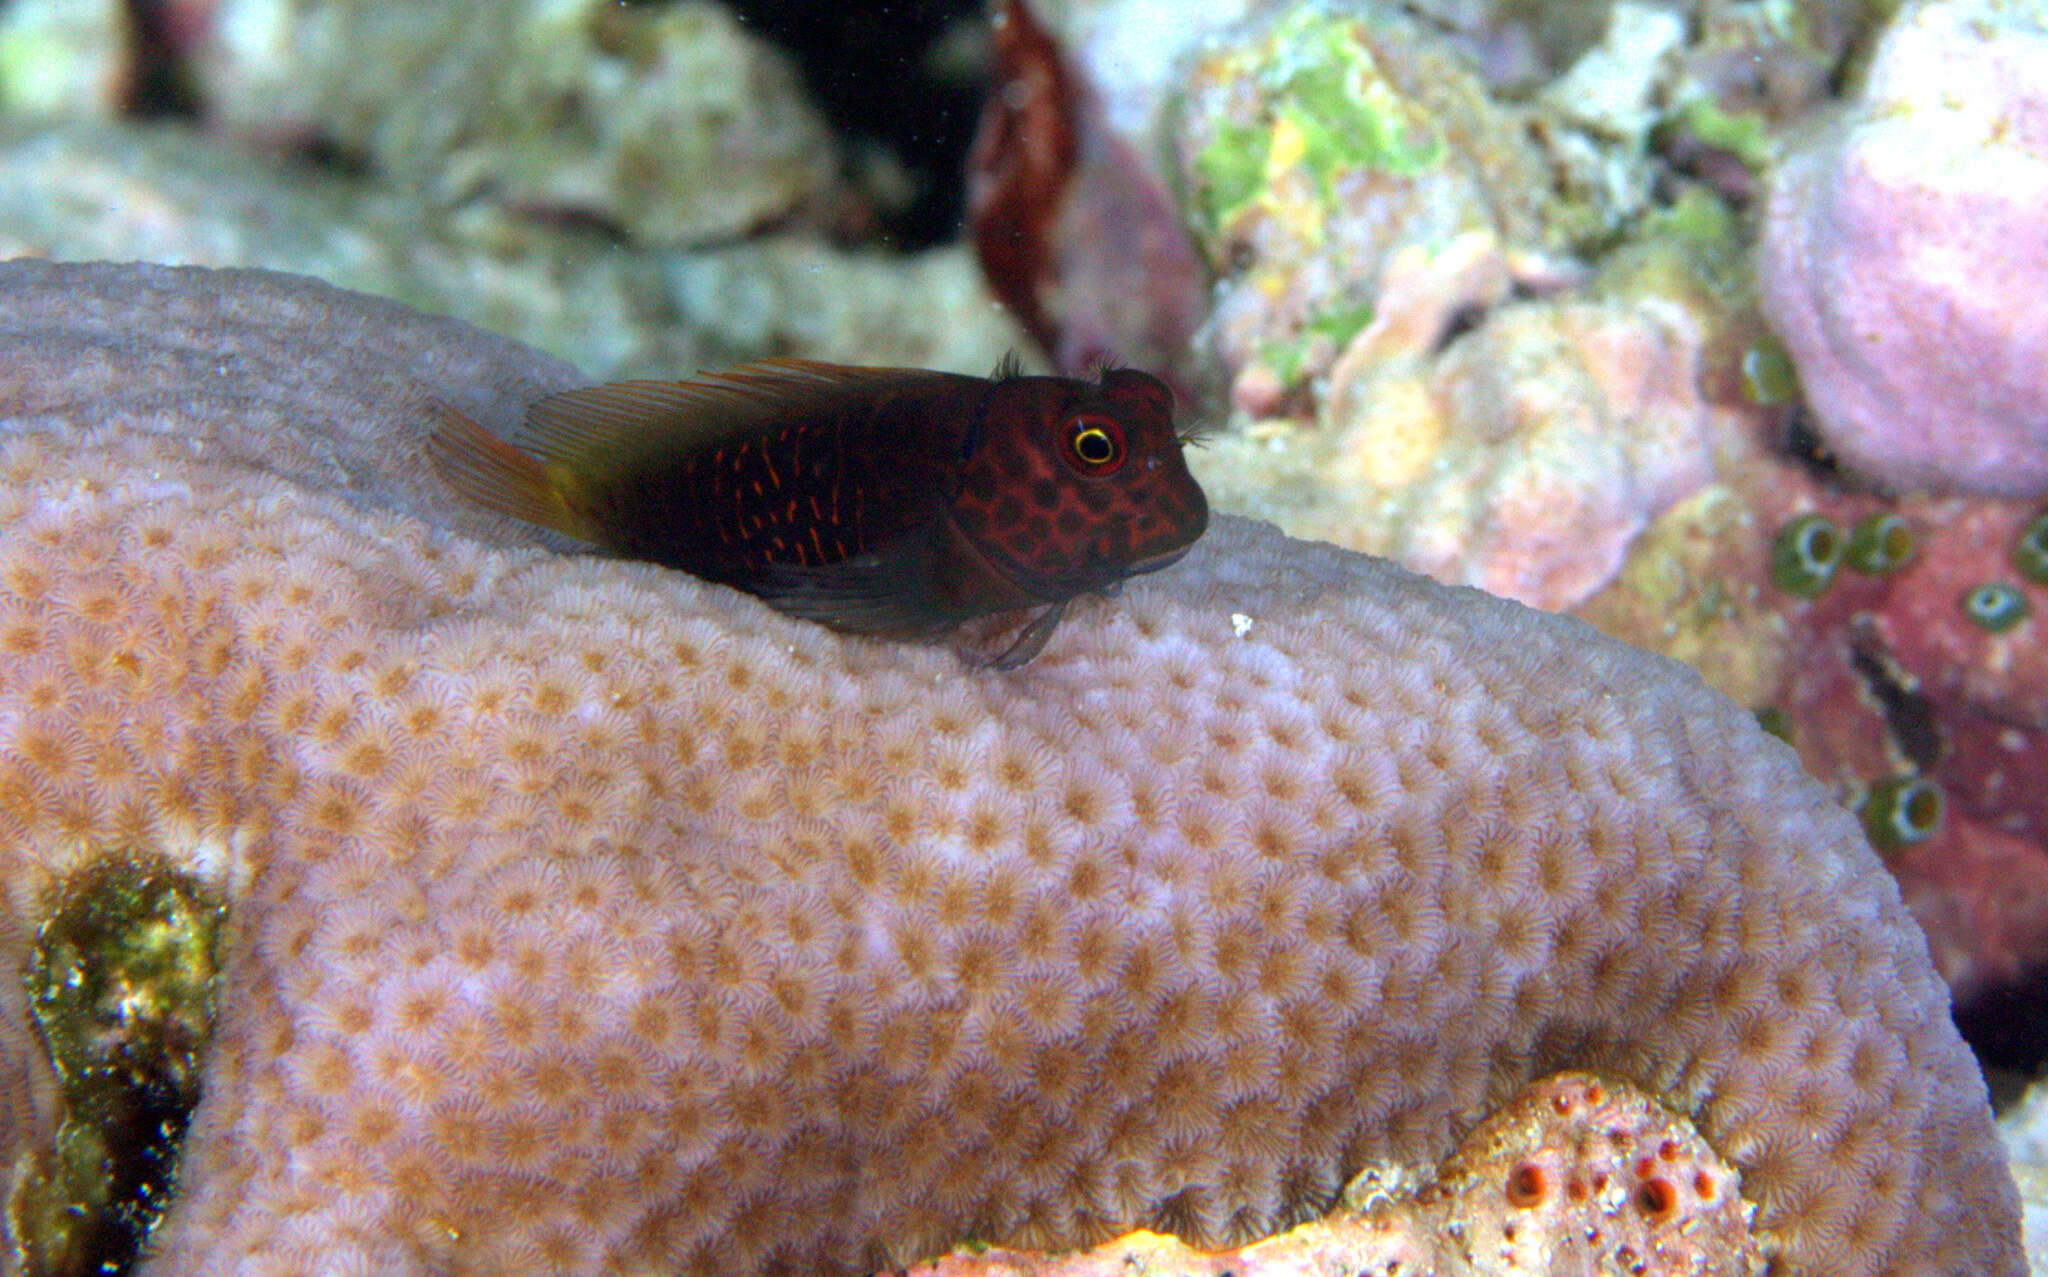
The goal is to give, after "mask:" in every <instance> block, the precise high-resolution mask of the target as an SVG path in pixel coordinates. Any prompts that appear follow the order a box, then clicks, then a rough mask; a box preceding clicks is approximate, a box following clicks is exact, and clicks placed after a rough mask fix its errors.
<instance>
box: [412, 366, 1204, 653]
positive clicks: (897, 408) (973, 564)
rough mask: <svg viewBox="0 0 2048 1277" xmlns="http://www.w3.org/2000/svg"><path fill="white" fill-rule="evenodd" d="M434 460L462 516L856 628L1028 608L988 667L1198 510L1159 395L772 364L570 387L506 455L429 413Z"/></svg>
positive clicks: (1168, 540) (900, 629) (921, 628)
mask: <svg viewBox="0 0 2048 1277" xmlns="http://www.w3.org/2000/svg"><path fill="white" fill-rule="evenodd" d="M441 417H442V420H441V425H440V428H439V429H437V430H436V431H435V432H434V434H433V436H432V438H431V439H430V440H429V443H428V453H429V455H430V456H431V457H432V459H433V461H434V464H435V466H436V468H438V469H439V470H440V472H441V474H442V475H443V476H444V477H445V478H446V479H447V480H448V482H449V483H451V484H452V485H453V486H454V487H455V488H457V489H458V490H460V491H461V492H463V493H464V494H465V495H467V496H468V497H469V498H470V499H472V500H474V501H475V502H477V503H478V504H479V505H483V506H486V507H488V508H490V509H493V510H497V511H500V512H502V513H504V514H509V515H511V516H513V517H514V518H517V519H523V520H525V521H526V522H528V523H535V524H539V525H541V526H542V527H547V528H552V529H554V530H555V531H557V532H560V533H563V534H565V535H567V536H571V537H575V538H577V539H578V540H583V541H589V542H593V543H595V544H597V545H599V546H602V547H604V548H606V549H608V550H611V551H613V552H615V553H617V554H621V555H624V556H627V557H629V558H635V559H644V560H647V561H649V562H652V563H660V564H664V565H666V566H668V567H673V568H681V569H682V570H683V571H685V572H688V573H690V574H692V575H693V576H699V577H703V578H704V579H705V580H708V581H717V582H719V583H721V584H724V585H730V586H734V587H736V588H738V589H742V590H745V591H747V592H748V593H750V594H756V595H759V596H760V597H761V598H763V599H764V600H766V601H767V602H768V603H770V604H771V605H773V606H774V607H776V608H778V609H780V610H782V611H784V612H787V613H789V614H791V615H793V616H801V617H804V618H806V619H808V620H813V621H818V622H821V623H823V624H825V625H829V626H832V627H833V628H835V629H841V630H849V631H852V632H855V633H861V634H879V635H892V636H901V637H908V636H919V635H932V634H937V633H940V632H942V631H945V630H947V629H950V628H952V627H953V626H955V625H957V624H959V623H960V622H962V621H966V620H970V619H972V618H974V617H978V616H984V615H987V614H989V613H993V612H1006V611H1011V610H1013V609H1019V608H1029V607H1040V606H1044V607H1046V611H1045V613H1044V614H1043V615H1041V616H1039V617H1037V618H1035V619H1034V620H1033V621H1032V622H1031V623H1030V624H1029V625H1028V626H1026V627H1025V629H1024V631H1023V632H1022V633H1021V634H1020V635H1019V636H1018V638H1017V640H1016V642H1015V643H1013V644H1012V645H1011V647H1010V649H1009V650H1008V651H1007V652H1005V653H1004V654H1003V655H1002V656H1001V657H1000V658H998V660H997V661H996V662H995V664H997V665H998V666H999V667H1002V668H1012V667H1014V666H1017V665H1021V664H1023V663H1024V662H1026V661H1028V660H1030V659H1031V658H1032V657H1033V656H1034V655H1036V654H1037V653H1038V650H1039V649H1040V648H1041V647H1043V646H1044V644H1045V640H1046V639H1047V638H1048V637H1050V636H1051V634H1052V631H1053V628H1054V627H1055V626H1056V625H1057V624H1058V623H1059V618H1060V615H1061V613H1062V611H1063V609H1064V608H1065V606H1066V603H1067V601H1068V600H1069V599H1072V598H1073V597H1074V596H1076V595H1078V594H1082V593H1085V592H1087V591H1090V590H1107V589H1110V588H1112V587H1114V586H1115V585H1116V584H1117V583H1118V582H1120V581H1122V580H1123V579H1124V578H1125V577H1128V576H1132V575H1135V574H1137V573H1140V572H1151V571H1154V570H1156V569H1159V568H1163V567H1165V566H1166V565H1168V564H1170V563H1172V562H1173V561H1174V560H1176V559H1178V558H1180V556H1181V555H1182V554H1184V553H1186V552H1187V548H1188V547H1189V546H1190V545H1192V544H1193V543H1194V541H1195V539H1196V538H1197V537H1199V536H1201V535H1202V532H1203V530H1204V529H1205V528H1206V527H1207V526H1208V522H1209V507H1208V503H1207V501H1206V500H1205V499H1204V498H1203V496H1202V489H1201V487H1200V486H1199V485H1198V484H1196V482H1195V480H1194V477H1193V476H1192V475H1190V474H1189V473H1188V470H1187V465H1186V463H1185V462H1184V460H1183V459H1182V456H1181V445H1182V443H1183V436H1181V435H1180V434H1177V433H1176V432H1175V430H1174V427H1173V395H1172V392H1171V391H1169V390H1168V389H1167V388H1166V386H1165V384H1164V383H1162V382H1160V381H1159V380H1158V379H1157V378H1154V377H1151V376H1149V375H1147V374H1145V373H1142V372H1137V371H1135V370H1132V369H1128V368H1111V369H1107V370H1105V371H1104V372H1103V373H1102V375H1101V377H1100V379H1099V380H1095V381H1077V380H1072V379H1069V378H1064V377H1025V376H1020V375H1018V374H1017V373H1016V372H1015V370H1014V369H1013V368H1010V367H1009V366H1007V365H1006V366H1005V367H1003V368H999V369H997V371H996V375H995V376H994V377H993V378H987V377H968V376H962V375H960V374H958V373H946V372H929V371H926V370H923V369H917V368H853V367H846V366H844V365H840V364H823V363H812V362H809V361H806V360H800V359H768V360H763V361H761V362H759V363H752V364H745V365H742V366H741V367H738V368H735V369H732V370H731V371H729V372H723V373H714V374H704V375H700V376H699V377H697V378H695V379H693V380H690V381H628V382H621V383H619V384H617V385H610V386H594V387H591V388H588V389H584V390H571V391H568V392H566V393H564V394H559V395H554V396H551V397H549V398H547V399H543V400H541V401H540V402H539V403H537V404H535V405H533V407H532V408H530V409H529V410H528V411H527V415H526V425H525V429H524V430H523V431H522V432H521V433H520V435H519V442H518V444H517V445H516V446H515V445H514V444H512V443H508V442H506V441H505V440H503V439H500V438H499V437H498V436H496V435H494V434H492V433H491V432H490V431H488V430H486V429H484V428H483V427H482V426H480V425H478V424H476V423H475V422H473V421H471V420H469V419H468V418H466V417H464V416H462V415H461V414H460V413H457V412H455V411H454V410H453V409H450V408H447V407H445V406H444V407H442V408H441Z"/></svg>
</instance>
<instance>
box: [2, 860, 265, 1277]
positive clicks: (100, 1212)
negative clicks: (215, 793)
mask: <svg viewBox="0 0 2048 1277" xmlns="http://www.w3.org/2000/svg"><path fill="white" fill-rule="evenodd" d="M225 920H226V908H225V906H224V905H223V904H222V903H221V902H220V901H219V899H218V898H217V897H216V896H215V895H214V893H213V892H212V891H211V890H209V889H208V888H207V887H205V886H204V885H203V884H202V883H200V882H199V880H197V879H196V878H194V877H192V876H191V875H189V874H185V873H181V872H178V871H176V870H173V869H170V868H168V867H167V866H165V865H163V864H161V863H160V862H156V861H153V860H149V859H145V858H139V857H126V856H116V857H109V858H106V859H103V860H100V861H98V862H96V863H94V864H92V865H90V866H88V867H87V868H85V869H83V870H81V871H79V872H78V873H76V874H74V875H73V876H72V877H71V878H70V879H68V880H66V881H65V882H64V883H63V884H62V885H61V886H60V887H59V888H58V889H57V890H56V891H55V892H54V893H53V897H52V899H51V901H50V903H49V909H48V912H47V914H46V915H45V917H44V920H43V922H42V924H41V926H40V927H38V928H37V931H36V945H35V951H34V954H33V956H32V958H31V961H30V964H29V969H28V971H27V973H26V975H25V976H24V980H25V982H26V986H27V991H28V998H29V1010H30V1014H31V1015H32V1017H33V1018H34V1020H35V1023H36V1028H37V1030H38V1031H39V1032H40V1033H41V1035H42V1039H43V1042H44V1045H45V1047H46V1049H47V1050H48V1052H49V1058H50V1064H51V1067H52V1069H53V1071H54V1072H55V1074H56V1077H57V1086H58V1093H59V1096H60V1098H61V1101H62V1106H63V1108H62V1120H61V1122H60V1124H59V1125H58V1128H57V1136H56V1142H55V1146H54V1147H51V1148H45V1149H40V1150H32V1151H31V1152H30V1153H29V1154H28V1155H27V1157H26V1159H25V1160H26V1161H27V1163H28V1164H27V1165H26V1166H25V1167H24V1168H23V1170H22V1173H21V1174H20V1175H19V1176H18V1177H17V1182H16V1189H15V1192H14V1196H13V1198H12V1199H11V1200H10V1201H9V1202H8V1203H7V1214H8V1223H9V1225H10V1226H11V1231H12V1232H13V1235H14V1242H15V1247H16V1251H15V1256H14V1257H15V1259H16V1260H17V1261H18V1262H19V1264H20V1266H21V1270H22V1271H23V1272H25V1273H28V1274H32V1275H34V1277H70V1275H71V1274H83V1273H121V1272H126V1271H128V1269H129V1268H130V1267H131V1266H132V1265H133V1264H134V1262H135V1260H136V1258H137V1256H138V1254H139V1252H140V1250H141V1247H142V1245H143V1243H144V1242H145V1241H146V1240H147V1239H148V1236H149V1233H150V1230H151V1229H152V1228H154V1227H155V1226H156V1222H157V1220H158V1218H159V1217H161V1216H162V1214H163V1211H164V1208H165V1207H166V1206H167V1205H168V1204H169V1200H170V1195H171V1189H172V1186H173V1180H174V1177H175V1173H176V1168H177V1158H178V1149H179V1145H180V1143H181V1142H182V1140H183V1138H184V1134H185V1126H186V1123H187V1122H188V1121H189V1120H190V1118H191V1114H192V1109H193V1107H194V1106H195V1105H196V1104H197V1103H198V1102H199V1075H200V1062H201V1058H202V1056H203V1055H204V1052H205V1048H206V1044H207V1042H208V1040H209V1039H210V1038H211V1036H212V1032H213V1022H214V1011H215V1007H216V1004H217V1001H218V988H217V986H218V983H219V978H220V964H219V945H220V936H221V928H222V925H223V923H224V922H225Z"/></svg>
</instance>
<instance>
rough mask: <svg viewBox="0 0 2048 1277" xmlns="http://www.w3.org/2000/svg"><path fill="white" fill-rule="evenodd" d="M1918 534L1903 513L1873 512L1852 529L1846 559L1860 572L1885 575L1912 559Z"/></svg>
mask: <svg viewBox="0 0 2048 1277" xmlns="http://www.w3.org/2000/svg"><path fill="white" fill-rule="evenodd" d="M1918 547H1919V538H1918V537H1916V536H1915V535H1914V533H1913V525H1912V524H1911V523H1908V522H1907V521H1906V519H1905V517H1904V516H1903V515H1897V514H1873V515H1871V516H1870V517H1869V518H1867V519H1863V520H1861V521H1859V522H1858V523H1857V524H1856V526H1855V527H1853V528H1851V529H1849V549H1848V553H1847V555H1846V558H1845V561H1846V562H1847V563H1848V565H1849V566H1850V567H1852V568H1855V569H1856V570H1857V571H1858V572H1867V573H1870V574H1871V575H1873V576H1883V575H1887V574H1889V573H1893V572H1897V571H1898V570H1899V569H1901V568H1903V567H1905V566H1906V565H1907V564H1908V563H1910V562H1912V561H1913V551H1914V550H1915V549H1917V548H1918Z"/></svg>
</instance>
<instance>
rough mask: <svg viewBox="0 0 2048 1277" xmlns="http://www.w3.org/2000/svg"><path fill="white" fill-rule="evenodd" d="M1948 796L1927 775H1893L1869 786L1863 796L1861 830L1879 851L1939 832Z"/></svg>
mask: <svg viewBox="0 0 2048 1277" xmlns="http://www.w3.org/2000/svg"><path fill="white" fill-rule="evenodd" d="M1947 811H1948V800H1947V798H1945V797H1944V796H1943V795H1942V792H1941V786H1940V785H1938V784H1936V783H1935V782H1934V781H1933V780H1931V779H1929V778H1928V777H1926V776H1893V777H1890V778H1888V779H1886V780H1881V781H1878V782H1877V783H1876V784H1874V785H1872V786H1871V787H1870V795H1869V797H1867V798H1865V799H1864V800H1863V832H1865V833H1867V834H1869V835H1870V841H1871V844H1872V845H1873V846H1875V847H1876V848H1877V849H1878V850H1879V851H1898V850H1901V849H1902V848H1906V847H1911V846H1913V845H1915V844H1916V843H1923V842H1926V841H1927V840H1928V839H1929V838H1932V837H1934V835H1936V834H1938V833H1940V832H1941V822H1942V817H1943V816H1944V815H1945V814H1946V813H1947Z"/></svg>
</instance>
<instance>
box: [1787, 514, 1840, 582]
mask: <svg viewBox="0 0 2048 1277" xmlns="http://www.w3.org/2000/svg"><path fill="white" fill-rule="evenodd" d="M1848 545H1849V543H1848V540H1847V538H1845V537H1844V536H1843V535H1842V528H1841V525H1840V524H1838V523H1836V522H1835V521H1834V520H1833V519H1830V518H1828V517H1827V516H1826V515H1824V514H1802V515H1800V516H1799V517H1798V518H1796V519H1794V520H1792V521H1791V522H1790V523H1787V524H1786V525H1785V526H1784V527H1783V528H1782V529H1781V530H1780V531H1779V532H1778V536H1777V539H1776V540H1774V541H1773V542H1771V580H1772V582H1773V583H1775V584H1776V585H1777V587H1778V588H1779V589H1781V590H1783V591H1785V592H1786V593H1787V594H1796V595H1798V596H1799V597H1801V598H1806V599H1811V598H1817V597H1819V595H1820V594H1821V592H1822V591H1824V590H1826V589H1827V588H1828V585H1829V584H1830V583H1831V582H1832V581H1833V580H1834V579H1835V569H1837V568H1839V567H1841V566H1842V556H1843V555H1844V554H1845V553H1846V552H1847V550H1848Z"/></svg>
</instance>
